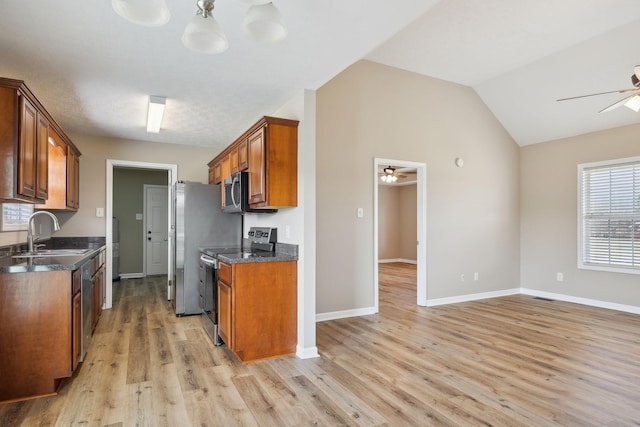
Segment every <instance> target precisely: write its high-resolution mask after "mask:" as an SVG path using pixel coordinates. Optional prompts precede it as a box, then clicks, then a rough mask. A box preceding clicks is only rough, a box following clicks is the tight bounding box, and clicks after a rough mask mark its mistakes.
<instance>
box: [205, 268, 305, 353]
mask: <svg viewBox="0 0 640 427" xmlns="http://www.w3.org/2000/svg"><path fill="white" fill-rule="evenodd" d="M218 275H219V281H218V303H219V307H218V314H219V316H218V333H219V334H220V337H221V338H222V340H223V341H224V342H225V344H227V347H228V348H229V349H230V350H231V351H232V352H233V353H234V354H235V355H236V356H237V357H238V358H239V359H240V360H241V361H243V362H248V361H252V360H259V359H266V358H271V357H277V356H284V355H289V354H293V353H295V351H296V345H297V263H296V261H278V262H258V263H238V264H227V263H223V262H221V263H220V264H219V271H218Z"/></svg>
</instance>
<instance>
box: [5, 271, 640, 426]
mask: <svg viewBox="0 0 640 427" xmlns="http://www.w3.org/2000/svg"><path fill="white" fill-rule="evenodd" d="M380 267H381V268H380V274H381V277H380V313H379V314H377V315H371V316H363V317H358V318H350V319H342V320H335V321H328V322H322V323H319V324H318V326H317V344H318V349H319V352H320V354H321V357H320V358H317V359H311V360H299V359H297V358H295V357H286V358H281V359H274V360H268V361H261V362H256V363H249V364H244V365H243V364H240V363H238V362H237V361H236V360H235V359H234V358H233V356H232V355H230V354H229V353H228V352H227V350H226V349H225V348H224V347H217V348H216V347H214V346H213V345H212V344H211V342H210V341H209V340H208V338H207V337H206V336H205V335H204V333H203V331H202V329H201V326H200V319H199V318H198V317H194V316H189V317H183V318H177V317H176V316H175V315H173V314H172V313H171V311H170V305H169V303H168V302H167V301H166V300H165V298H164V297H165V286H164V283H163V282H164V281H163V280H157V279H156V280H154V279H147V280H126V281H122V282H115V283H114V308H113V309H112V310H106V311H104V312H103V315H102V318H101V319H100V322H99V324H98V327H97V330H96V333H95V335H94V337H93V341H92V343H91V347H90V348H89V353H88V355H87V358H86V360H85V361H84V363H83V365H82V367H81V369H80V370H79V372H77V374H76V375H75V376H74V378H73V379H72V380H71V381H70V382H69V383H67V384H66V386H65V387H64V388H63V389H62V391H61V393H60V394H59V395H58V396H54V397H48V398H42V399H36V400H31V401H26V402H19V403H12V404H5V405H0V426H154V427H155V426H235V425H245V426H256V425H258V426H302V425H317V426H336V425H353V426H373V425H379V426H382V425H388V426H405V425H407V426H416V425H420V426H428V425H455V426H464V425H470V426H477V425H494V426H518V425H522V426H549V425H562V426H571V425H574V426H590V425H593V426H603V425H608V426H632V425H635V426H637V425H640V316H637V315H632V314H626V313H620V312H615V311H608V310H604V309H597V308H590V307H585V306H580V305H575V304H569V303H563V302H558V301H545V300H540V299H535V298H532V297H527V296H511V297H505V298H496V299H491V300H484V301H477V302H469V303H461V304H455V305H448V306H441V307H433V308H422V307H417V306H416V305H415V300H416V296H415V267H414V266H411V265H406V264H383V265H381V266H380ZM318 286H319V287H321V286H322V284H318ZM265 326H266V325H265ZM0 351H2V350H1V349H0ZM0 380H1V379H0Z"/></svg>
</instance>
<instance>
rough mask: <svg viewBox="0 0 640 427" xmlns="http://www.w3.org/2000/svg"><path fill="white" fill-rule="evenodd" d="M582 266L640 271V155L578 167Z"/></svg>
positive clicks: (579, 244)
mask: <svg viewBox="0 0 640 427" xmlns="http://www.w3.org/2000/svg"><path fill="white" fill-rule="evenodd" d="M578 180H579V182H578V187H579V190H578V215H579V218H578V239H579V241H578V251H579V254H578V268H586V269H594V270H608V271H615V272H619V273H633V274H640V157H634V158H628V159H621V160H615V161H608V162H599V163H589V164H583V165H579V166H578Z"/></svg>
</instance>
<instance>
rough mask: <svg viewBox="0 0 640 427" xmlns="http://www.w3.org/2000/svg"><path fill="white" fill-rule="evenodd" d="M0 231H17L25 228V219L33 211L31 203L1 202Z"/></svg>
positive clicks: (26, 219)
mask: <svg viewBox="0 0 640 427" xmlns="http://www.w3.org/2000/svg"><path fill="white" fill-rule="evenodd" d="M0 206H1V207H2V217H1V218H0V231H18V230H26V229H27V221H29V217H30V216H31V214H32V213H33V205H30V204H27V203H3V204H1V205H0Z"/></svg>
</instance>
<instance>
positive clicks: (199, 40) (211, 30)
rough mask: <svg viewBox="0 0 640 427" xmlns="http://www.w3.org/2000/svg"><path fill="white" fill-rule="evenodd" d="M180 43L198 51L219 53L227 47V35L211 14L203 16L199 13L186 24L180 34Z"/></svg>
mask: <svg viewBox="0 0 640 427" xmlns="http://www.w3.org/2000/svg"><path fill="white" fill-rule="evenodd" d="M182 44H184V45H185V46H186V47H188V48H189V49H191V50H194V51H196V52H200V53H221V52H224V51H225V50H227V48H228V47H229V42H228V41H227V36H225V34H224V31H223V30H222V27H221V26H220V24H218V21H216V20H215V18H214V17H213V16H209V17H207V18H205V17H203V16H202V15H200V14H199V15H196V16H194V17H193V18H191V20H190V21H189V23H188V24H187V26H186V28H185V29H184V33H183V34H182Z"/></svg>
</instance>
